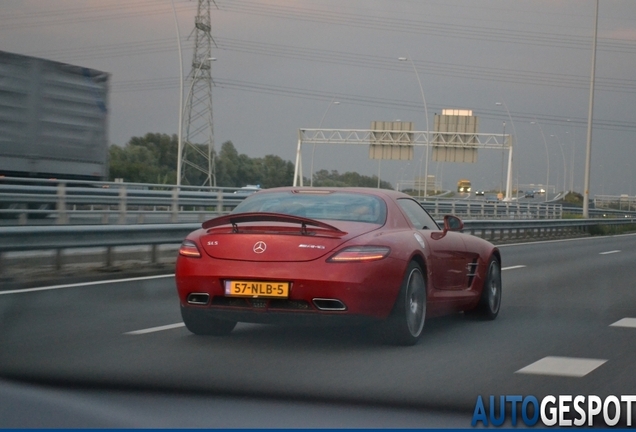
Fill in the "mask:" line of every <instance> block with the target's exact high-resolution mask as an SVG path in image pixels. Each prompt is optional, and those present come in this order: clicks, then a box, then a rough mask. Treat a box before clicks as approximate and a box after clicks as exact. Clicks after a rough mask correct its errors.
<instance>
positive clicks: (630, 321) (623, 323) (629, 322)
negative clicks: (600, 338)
mask: <svg viewBox="0 0 636 432" xmlns="http://www.w3.org/2000/svg"><path fill="white" fill-rule="evenodd" d="M610 327H631V328H636V318H623V319H621V320H618V321H616V322H615V323H614V324H610Z"/></svg>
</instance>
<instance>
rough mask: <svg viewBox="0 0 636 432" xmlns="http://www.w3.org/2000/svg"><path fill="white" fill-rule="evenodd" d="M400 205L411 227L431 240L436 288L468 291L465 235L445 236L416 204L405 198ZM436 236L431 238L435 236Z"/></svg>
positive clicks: (429, 254) (434, 286) (431, 270)
mask: <svg viewBox="0 0 636 432" xmlns="http://www.w3.org/2000/svg"><path fill="white" fill-rule="evenodd" d="M398 204H399V205H400V207H401V208H402V210H403V211H404V213H405V215H406V216H407V218H408V219H409V220H410V221H411V224H412V225H413V227H414V228H416V229H417V230H418V231H419V232H420V233H421V234H422V236H424V237H425V238H427V239H428V241H427V242H426V243H427V246H429V247H430V249H431V250H430V251H429V253H428V264H429V267H430V269H429V274H430V276H431V278H432V281H431V282H432V284H433V288H435V289H438V290H462V289H466V288H467V287H468V283H467V281H468V267H469V264H470V257H469V254H468V253H467V251H466V246H465V244H464V241H463V240H462V234H460V233H457V232H452V231H447V232H446V233H443V232H442V231H441V230H440V228H439V226H438V225H437V223H435V221H434V220H433V218H432V217H431V216H430V215H429V214H428V213H427V212H426V210H424V208H422V206H421V205H420V204H419V203H418V202H417V201H415V200H412V199H409V198H403V199H399V200H398ZM433 233H434V234H435V235H432V234H433Z"/></svg>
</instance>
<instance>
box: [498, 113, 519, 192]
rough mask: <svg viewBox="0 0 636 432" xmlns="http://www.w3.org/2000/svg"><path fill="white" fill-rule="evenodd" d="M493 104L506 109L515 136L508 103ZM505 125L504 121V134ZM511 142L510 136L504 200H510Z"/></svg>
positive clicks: (515, 130)
mask: <svg viewBox="0 0 636 432" xmlns="http://www.w3.org/2000/svg"><path fill="white" fill-rule="evenodd" d="M495 105H503V107H504V108H505V109H506V113H508V118H509V119H510V124H512V132H513V136H514V137H516V136H517V129H516V128H515V122H514V121H512V116H511V115H510V110H509V109H508V105H506V102H505V101H502V102H495ZM505 127H506V124H505V123H504V135H505V134H506V132H505ZM503 139H504V140H505V138H503ZM512 144H513V141H512V138H511V140H510V150H509V152H510V153H509V154H508V176H507V179H506V198H505V200H504V201H510V200H511V197H510V188H511V183H512V147H513V145H512ZM502 156H503V155H502ZM502 171H503V170H502ZM517 189H518V188H517Z"/></svg>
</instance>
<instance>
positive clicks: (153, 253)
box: [150, 244, 159, 264]
mask: <svg viewBox="0 0 636 432" xmlns="http://www.w3.org/2000/svg"><path fill="white" fill-rule="evenodd" d="M158 248H159V245H156V244H153V245H152V246H151V249H150V262H151V263H152V264H157V261H158V257H159V251H158Z"/></svg>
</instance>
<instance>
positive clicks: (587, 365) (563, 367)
mask: <svg viewBox="0 0 636 432" xmlns="http://www.w3.org/2000/svg"><path fill="white" fill-rule="evenodd" d="M606 361H607V360H602V359H587V358H575V357H544V358H542V359H541V360H538V361H536V362H534V363H532V364H530V365H528V366H526V367H524V368H522V369H519V370H518V371H517V372H515V373H522V374H534V375H555V376H566V377H576V378H580V377H584V376H585V375H587V374H589V373H590V372H592V371H593V370H594V369H596V368H597V367H599V366H601V365H602V364H603V363H605V362H606Z"/></svg>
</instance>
